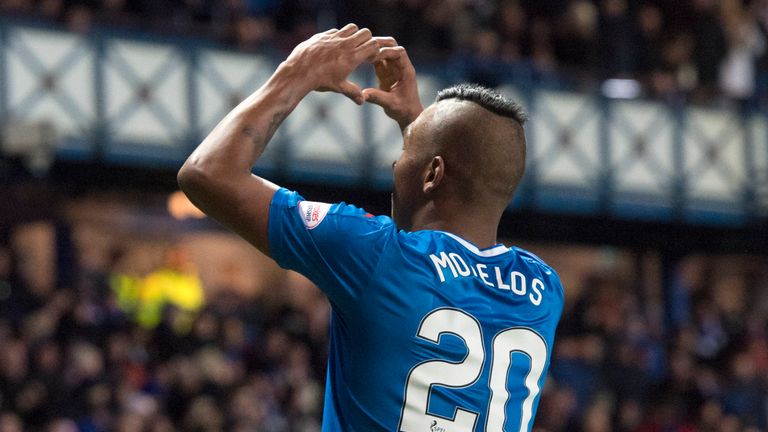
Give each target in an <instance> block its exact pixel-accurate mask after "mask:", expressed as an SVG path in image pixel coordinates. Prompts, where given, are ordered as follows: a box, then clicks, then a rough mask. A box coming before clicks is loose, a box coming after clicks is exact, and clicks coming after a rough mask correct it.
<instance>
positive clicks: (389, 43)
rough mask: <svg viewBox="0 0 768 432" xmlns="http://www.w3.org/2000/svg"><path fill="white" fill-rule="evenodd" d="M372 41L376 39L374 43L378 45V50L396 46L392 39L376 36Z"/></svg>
mask: <svg viewBox="0 0 768 432" xmlns="http://www.w3.org/2000/svg"><path fill="white" fill-rule="evenodd" d="M374 39H376V41H377V42H378V43H379V47H380V48H383V47H394V46H397V41H396V40H395V38H393V37H389V36H376V37H374Z"/></svg>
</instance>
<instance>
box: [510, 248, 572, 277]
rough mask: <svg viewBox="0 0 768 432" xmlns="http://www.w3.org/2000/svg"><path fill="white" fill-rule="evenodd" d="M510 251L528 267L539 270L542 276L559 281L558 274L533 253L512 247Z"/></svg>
mask: <svg viewBox="0 0 768 432" xmlns="http://www.w3.org/2000/svg"><path fill="white" fill-rule="evenodd" d="M511 249H512V250H513V251H515V252H516V253H517V255H518V256H519V257H520V259H522V260H523V261H525V262H526V263H528V264H529V265H531V266H533V267H538V268H539V269H541V270H542V271H543V272H544V274H546V275H548V276H552V277H554V278H556V279H558V280H560V276H558V274H557V272H556V271H555V269H553V268H552V267H551V266H550V265H549V264H547V263H546V262H544V260H543V259H541V258H539V257H538V256H536V255H535V254H534V253H532V252H529V251H527V250H525V249H522V248H519V247H517V246H513V247H512V248H511Z"/></svg>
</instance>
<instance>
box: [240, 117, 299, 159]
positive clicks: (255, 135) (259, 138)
mask: <svg viewBox="0 0 768 432" xmlns="http://www.w3.org/2000/svg"><path fill="white" fill-rule="evenodd" d="M287 116H288V113H287V112H285V111H278V112H276V113H274V114H273V115H272V120H271V121H270V122H269V126H268V127H267V130H266V131H264V133H262V132H261V131H259V129H258V128H256V127H253V126H246V127H244V128H243V134H245V136H247V137H248V138H250V140H251V143H252V144H253V145H255V146H257V147H258V150H259V151H262V150H264V148H265V147H266V146H267V142H269V140H270V139H272V135H274V134H275V131H277V128H278V126H280V124H281V123H282V122H283V120H285V118H286V117H287Z"/></svg>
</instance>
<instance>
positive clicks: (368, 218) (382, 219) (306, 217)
mask: <svg viewBox="0 0 768 432" xmlns="http://www.w3.org/2000/svg"><path fill="white" fill-rule="evenodd" d="M272 206H273V208H274V209H275V210H276V211H275V213H278V212H279V210H280V209H287V210H291V211H292V212H295V213H293V214H294V216H293V217H296V216H298V218H299V219H300V220H301V222H302V223H303V224H304V226H305V227H306V228H307V229H309V230H314V229H315V228H318V227H323V228H325V227H329V228H330V227H333V228H335V229H342V230H343V229H345V228H347V229H349V230H355V229H365V230H378V229H388V228H392V227H394V223H393V222H392V219H390V218H389V217H387V216H375V215H373V214H371V213H368V212H367V211H365V210H364V209H362V208H360V207H357V206H354V205H352V204H347V203H345V202H343V201H342V202H338V203H326V202H319V201H310V200H307V199H305V198H304V197H302V196H301V195H300V194H299V193H297V192H294V191H290V190H288V189H280V190H278V191H277V192H276V193H275V196H274V198H273V201H272Z"/></svg>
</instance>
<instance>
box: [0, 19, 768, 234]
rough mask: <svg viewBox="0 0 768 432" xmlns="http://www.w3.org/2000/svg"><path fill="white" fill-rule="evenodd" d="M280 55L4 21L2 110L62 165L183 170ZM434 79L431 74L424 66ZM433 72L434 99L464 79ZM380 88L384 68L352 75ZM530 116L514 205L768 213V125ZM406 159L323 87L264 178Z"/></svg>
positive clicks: (573, 100)
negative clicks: (38, 136)
mask: <svg viewBox="0 0 768 432" xmlns="http://www.w3.org/2000/svg"><path fill="white" fill-rule="evenodd" d="M277 61H278V60H277V59H275V58H272V57H269V56H259V55H252V54H242V53H236V52H232V51H227V50H223V49H217V48H212V47H211V46H210V45H208V44H205V43H202V42H193V41H189V40H173V41H169V40H162V39H149V40H148V39H146V38H144V39H142V38H139V37H131V36H116V35H112V34H108V33H102V32H96V33H95V34H93V35H90V36H87V37H83V36H80V35H75V34H71V33H66V32H62V31H58V30H54V29H50V28H45V27H39V26H34V25H22V24H18V23H10V22H1V21H0V115H2V118H3V119H4V120H5V121H6V122H8V121H14V120H19V121H24V122H45V123H46V124H51V125H53V126H54V127H55V129H56V131H57V133H58V136H59V139H58V142H57V157H58V158H60V159H72V158H76V159H82V160H99V161H106V162H108V163H109V162H116V163H122V164H125V163H137V164H152V165H155V164H162V165H166V166H169V167H171V166H177V165H178V164H179V163H180V162H181V161H182V160H183V158H184V157H185V156H186V155H187V154H188V153H189V152H190V151H191V150H192V148H194V146H196V145H197V143H198V142H199V140H200V139H201V138H202V137H203V136H204V135H205V134H206V133H207V131H208V130H210V129H211V128H212V127H213V126H214V125H215V124H216V122H217V121H218V120H219V119H221V118H222V117H223V116H224V114H225V113H226V112H228V111H229V109H231V107H233V106H234V105H235V104H236V103H238V102H239V101H240V100H242V99H243V98H244V97H245V96H247V95H248V94H249V93H250V92H251V91H253V90H254V89H256V88H257V87H258V86H259V85H260V84H262V83H263V82H264V81H266V79H267V78H268V77H269V75H270V74H271V72H272V71H273V70H274V68H275V67H276V65H277ZM422 72H423V71H422ZM449 76H451V75H450V74H449V73H447V72H446V71H443V72H442V73H441V72H435V71H431V72H429V73H421V74H420V77H419V81H420V89H421V91H422V97H423V99H424V102H425V104H428V103H430V101H431V100H432V99H433V98H434V95H435V93H436V91H437V89H439V88H441V87H443V86H445V85H447V84H449V78H448V77H449ZM353 79H354V80H356V81H357V82H360V83H363V84H369V85H370V84H371V83H373V82H374V79H375V77H374V76H373V74H372V71H370V70H365V71H359V72H358V73H356V75H355V76H354V77H353ZM501 91H502V92H504V93H507V94H509V95H511V96H513V97H516V98H517V99H519V100H520V101H522V104H523V105H524V106H525V107H526V108H527V110H528V111H529V113H530V117H531V119H532V120H531V122H530V124H529V125H528V126H527V135H528V140H529V152H528V154H529V159H530V160H529V169H528V172H527V174H526V177H525V180H524V184H523V186H522V188H521V192H520V193H519V194H518V197H517V199H516V200H515V202H514V203H513V207H524V208H533V209H537V210H542V211H547V212H566V213H578V214H585V213H586V214H601V215H613V216H618V217H621V218H629V219H634V218H641V219H655V220H675V221H691V222H706V223H718V224H719V223H725V224H735V225H741V224H744V223H748V222H749V221H754V220H756V219H759V218H764V217H768V116H766V115H765V114H751V115H737V114H734V113H732V112H728V111H716V110H708V109H701V108H687V109H679V108H672V107H670V106H667V105H665V104H663V103H660V102H649V101H636V100H631V101H629V100H608V99H605V98H601V97H599V96H595V95H586V94H575V93H567V92H561V91H552V90H546V89H543V88H535V87H533V86H532V85H531V84H530V83H521V82H510V83H509V85H505V86H503V87H501ZM400 151H401V138H400V133H399V130H398V128H397V126H396V125H395V124H394V122H392V121H391V120H389V119H388V118H387V117H386V116H385V115H384V114H383V112H382V111H381V110H380V109H379V108H378V107H374V106H370V105H366V106H364V107H357V106H355V105H354V104H352V103H350V102H348V101H346V100H345V99H344V98H343V97H341V96H339V95H335V94H328V93H317V94H312V95H310V96H309V97H308V98H307V99H306V100H305V101H303V102H302V103H301V104H300V105H299V107H298V108H297V109H296V111H295V112H294V113H293V114H292V115H291V116H290V117H289V118H288V119H287V120H286V123H285V125H284V126H283V127H282V128H281V129H280V130H279V132H278V134H277V135H276V136H275V138H274V141H273V143H272V145H270V147H269V148H268V150H267V152H266V154H265V156H264V158H263V160H262V161H261V162H260V163H259V164H258V165H257V167H256V169H257V170H261V171H263V172H280V173H281V174H282V175H284V176H286V177H287V178H292V179H296V180H301V181H311V182H320V183H329V184H338V183H339V182H343V183H353V184H357V185H364V186H368V187H375V188H386V187H388V186H389V184H390V182H391V180H390V176H391V161H392V160H394V159H395V158H397V155H398V154H399V152H400Z"/></svg>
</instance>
